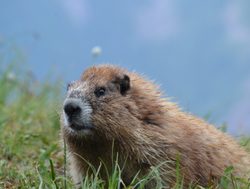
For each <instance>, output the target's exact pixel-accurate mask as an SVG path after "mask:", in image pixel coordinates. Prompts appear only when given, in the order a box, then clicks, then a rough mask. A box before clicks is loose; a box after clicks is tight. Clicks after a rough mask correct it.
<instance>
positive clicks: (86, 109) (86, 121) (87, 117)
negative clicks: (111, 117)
mask: <svg viewBox="0 0 250 189" xmlns="http://www.w3.org/2000/svg"><path fill="white" fill-rule="evenodd" d="M92 112H93V109H92V107H91V105H90V103H88V102H83V103H82V113H81V120H82V122H83V125H84V126H85V127H93V125H92V121H91V116H92Z"/></svg>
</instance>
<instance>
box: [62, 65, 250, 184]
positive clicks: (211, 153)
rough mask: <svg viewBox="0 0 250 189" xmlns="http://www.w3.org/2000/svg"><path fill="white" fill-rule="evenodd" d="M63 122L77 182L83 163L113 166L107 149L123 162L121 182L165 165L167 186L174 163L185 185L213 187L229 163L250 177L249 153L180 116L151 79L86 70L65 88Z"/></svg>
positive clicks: (109, 69) (113, 69) (122, 72)
mask: <svg viewBox="0 0 250 189" xmlns="http://www.w3.org/2000/svg"><path fill="white" fill-rule="evenodd" d="M62 120H64V121H63V122H62V133H63V137H64V138H65V139H66V142H67V144H68V146H69V151H70V152H71V157H70V161H71V172H72V176H73V179H74V180H75V182H76V183H78V182H81V181H82V179H83V176H84V175H86V174H87V170H88V166H89V165H88V164H87V163H86V161H83V159H85V160H87V161H88V162H90V163H91V164H93V165H94V166H95V167H96V168H98V166H99V164H100V159H101V160H102V161H103V162H104V163H105V164H106V166H107V167H111V165H112V162H111V159H112V158H111V154H112V151H115V152H118V153H119V157H120V159H119V162H120V163H121V166H122V165H123V163H124V161H125V160H126V159H128V160H127V161H126V166H125V168H124V171H123V175H122V178H123V180H124V182H125V183H130V182H131V180H132V178H133V177H134V176H135V175H136V174H137V173H138V171H139V170H140V173H141V175H143V174H147V173H148V172H149V171H150V169H151V167H152V166H158V165H159V164H162V163H163V162H166V163H165V164H163V165H162V166H161V167H160V168H159V171H160V173H161V177H162V180H163V182H164V184H165V185H166V187H170V186H172V185H173V184H174V183H175V174H176V165H177V161H178V162H179V164H180V170H181V175H182V176H183V178H184V182H185V184H186V185H188V183H190V182H192V183H198V184H200V185H203V186H206V185H207V184H208V183H209V182H210V181H211V180H214V181H215V182H216V181H217V180H218V179H219V178H220V177H221V176H222V175H223V172H224V170H225V169H226V168H227V167H228V166H234V168H235V170H234V174H236V175H242V176H249V175H250V174H249V171H250V170H249V169H250V157H249V154H247V152H246V151H244V150H243V149H242V148H241V147H240V146H239V145H238V144H237V143H236V142H235V141H234V140H233V139H232V138H230V137H229V136H227V135H226V134H224V133H222V132H221V131H219V130H217V129H216V128H215V127H213V126H211V125H209V124H208V123H206V122H204V121H202V120H200V119H198V118H196V117H194V116H192V115H189V114H187V113H184V112H182V111H181V110H180V109H179V108H178V107H177V106H176V105H175V104H174V103H172V102H170V101H169V100H168V99H166V98H163V97H162V94H161V92H160V90H159V89H158V87H157V86H156V85H154V84H153V83H152V82H150V81H148V80H146V79H145V78H143V77H141V76H139V75H138V74H136V73H134V72H128V71H127V70H125V69H121V68H119V67H115V66H111V65H101V66H94V67H91V68H89V69H87V70H86V71H85V72H84V73H83V75H82V77H81V79H80V80H79V81H76V82H74V83H72V84H71V85H70V86H69V89H68V95H67V98H66V99H65V102H64V112H63V119H62ZM112 147H113V149H111V148H112ZM76 154H77V155H76ZM80 156H82V157H83V158H80ZM177 159H178V160H177ZM103 177H104V178H105V176H103ZM151 184H152V183H151ZM148 187H149V188H150V187H152V186H150V184H149V185H148Z"/></svg>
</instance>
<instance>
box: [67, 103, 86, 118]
mask: <svg viewBox="0 0 250 189" xmlns="http://www.w3.org/2000/svg"><path fill="white" fill-rule="evenodd" d="M63 109H64V112H65V113H66V114H67V115H68V116H69V117H72V116H74V115H77V114H79V113H80V112H81V111H82V109H81V107H80V106H79V103H78V102H77V101H73V100H69V101H67V102H66V103H65V104H64V107H63Z"/></svg>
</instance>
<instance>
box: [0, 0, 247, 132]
mask: <svg viewBox="0 0 250 189" xmlns="http://www.w3.org/2000/svg"><path fill="white" fill-rule="evenodd" d="M0 26H1V27H0V53H1V54H0V58H1V62H0V64H10V63H11V61H12V60H13V59H15V57H18V58H17V59H16V60H15V61H16V62H17V63H18V64H19V66H21V67H22V66H23V67H27V68H28V69H29V70H30V73H32V75H33V76H34V79H36V80H44V79H47V76H48V74H52V75H54V76H55V78H57V77H60V78H61V83H62V88H63V86H66V83H67V82H69V81H71V80H76V79H78V78H79V76H80V74H81V73H82V71H83V70H84V69H85V68H87V67H89V66H91V65H93V64H97V63H113V64H117V65H120V66H123V67H126V68H128V69H130V70H135V71H137V72H139V73H142V74H145V75H146V76H148V78H150V79H152V80H154V81H155V82H156V83H158V84H160V85H161V88H162V89H163V90H164V91H165V93H166V94H167V96H169V97H172V100H173V101H175V102H177V103H178V104H180V106H181V107H182V108H183V109H184V110H185V111H188V112H192V113H193V114H195V115H198V116H200V117H205V118H206V119H208V120H209V121H210V122H212V123H214V124H216V125H217V126H221V125H222V124H227V127H228V132H229V133H231V134H233V135H241V134H243V133H244V134H246V133H248V134H249V133H250V1H249V0H240V1H233V0H229V1H225V0H224V1H216V0H210V1H207V2H205V1H195V0H190V1H178V0H177V1H176V0H155V1H152V0H151V1H149V0H146V1H115V0H110V1H90V0H37V1H33V0H24V1H20V0H11V1H2V2H1V7H0ZM14 76H15V73H10V77H14ZM50 79H51V80H53V77H50Z"/></svg>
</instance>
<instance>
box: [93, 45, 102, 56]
mask: <svg viewBox="0 0 250 189" xmlns="http://www.w3.org/2000/svg"><path fill="white" fill-rule="evenodd" d="M91 53H92V56H93V57H98V56H100V54H101V53H102V48H101V47H99V46H95V47H93V48H92V50H91Z"/></svg>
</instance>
